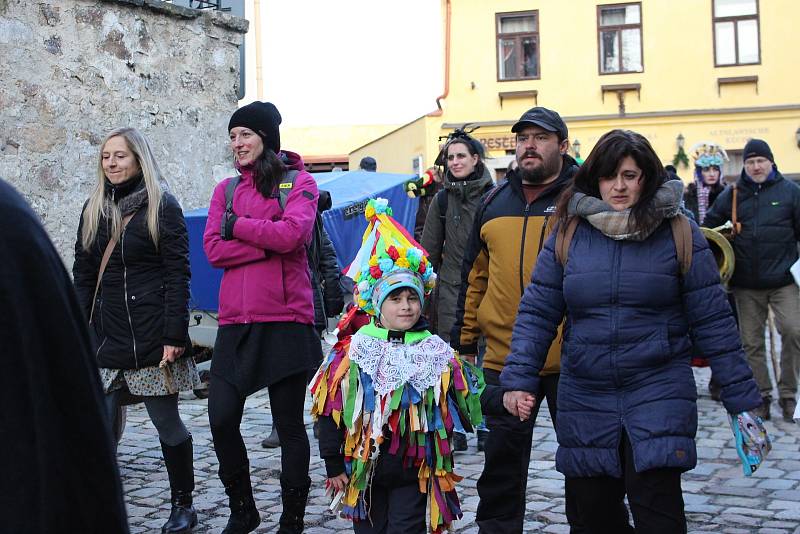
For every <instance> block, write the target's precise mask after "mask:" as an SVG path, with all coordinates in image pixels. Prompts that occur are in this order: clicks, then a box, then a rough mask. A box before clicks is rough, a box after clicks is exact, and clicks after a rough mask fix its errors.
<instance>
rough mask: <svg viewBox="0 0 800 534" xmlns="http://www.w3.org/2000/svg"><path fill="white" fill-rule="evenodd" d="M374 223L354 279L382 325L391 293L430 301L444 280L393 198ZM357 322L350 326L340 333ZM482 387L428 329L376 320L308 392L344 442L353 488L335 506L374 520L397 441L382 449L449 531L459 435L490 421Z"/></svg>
mask: <svg viewBox="0 0 800 534" xmlns="http://www.w3.org/2000/svg"><path fill="white" fill-rule="evenodd" d="M365 215H366V217H367V220H368V221H369V226H368V227H367V230H366V231H365V232H364V239H363V243H362V247H361V249H360V250H359V252H358V254H357V256H356V259H355V260H354V261H353V263H352V265H351V266H350V268H349V269H348V271H347V272H346V274H348V276H351V277H352V278H353V279H354V280H355V281H356V283H357V289H356V302H357V303H358V305H359V307H360V308H361V309H363V310H364V311H366V312H367V313H369V314H370V315H373V316H375V315H377V316H378V317H379V316H380V305H381V303H382V302H383V299H384V298H385V297H386V295H388V294H389V293H391V291H393V290H394V289H396V288H397V287H408V288H410V289H413V290H415V291H417V292H418V293H421V294H420V296H422V293H424V294H428V293H429V292H430V290H431V289H432V287H433V284H434V283H435V280H436V276H435V275H434V274H433V269H432V268H431V267H430V264H429V263H428V260H427V258H426V257H425V255H424V251H423V250H422V249H421V247H419V245H418V244H417V243H416V242H415V241H414V240H413V238H412V237H410V236H409V235H408V233H407V232H406V231H405V230H404V229H403V228H402V226H400V225H399V224H398V223H397V222H396V221H394V219H392V218H391V208H389V207H388V206H387V203H386V201H385V200H383V199H377V200H371V201H370V202H369V204H368V206H367V210H366V213H365ZM350 315H352V314H350ZM348 320H349V316H345V317H343V318H342V321H341V322H340V325H339V326H340V330H344V329H345V328H344V327H345V326H346V325H343V324H342V323H345V322H347V321H348ZM398 334H400V335H399V336H398ZM483 388H484V382H483V375H482V374H481V372H480V370H478V369H477V368H476V367H474V366H472V365H471V364H469V363H467V362H464V361H462V360H461V359H460V358H459V357H458V354H457V353H455V352H454V351H453V350H452V349H451V348H450V347H449V345H448V344H447V343H446V342H445V341H443V340H442V339H441V338H439V337H438V336H435V335H432V334H431V333H430V332H428V331H427V330H422V331H407V332H402V333H398V332H393V331H392V332H390V331H389V330H386V329H385V328H382V327H381V326H380V324H379V322H378V321H376V320H375V319H373V321H372V322H370V323H369V324H368V325H366V326H363V327H361V329H359V330H358V331H357V332H356V333H355V334H352V335H349V336H345V337H343V338H341V339H340V340H339V341H338V342H337V343H336V344H335V345H334V347H333V349H332V350H331V352H330V354H329V355H328V357H327V358H326V359H325V361H324V362H323V364H322V366H321V367H320V369H319V371H317V374H316V375H315V376H314V379H313V380H312V381H311V385H310V387H309V389H310V390H311V392H312V395H313V404H312V408H311V413H312V415H313V416H314V417H315V418H317V417H331V418H332V419H333V421H334V422H335V423H336V425H337V426H338V427H339V429H340V430H341V432H342V433H343V436H344V449H343V455H344V463H345V472H346V474H347V476H348V483H347V485H346V487H345V490H344V492H343V493H342V494H339V495H336V496H335V497H334V501H333V504H332V508H333V509H334V510H335V511H338V512H340V513H341V514H342V515H343V516H344V517H347V518H350V519H352V520H353V521H366V520H368V519H369V510H368V507H367V502H366V499H365V496H366V495H367V492H368V491H369V485H370V483H371V476H372V473H373V470H374V468H375V461H376V459H377V458H378V456H379V455H380V454H381V453H382V452H381V444H383V443H384V442H385V441H387V440H389V444H388V446H384V447H383V450H384V451H388V454H393V455H398V456H400V457H401V458H402V460H403V465H404V467H405V468H407V469H414V470H416V472H417V476H418V481H419V490H420V491H421V492H422V493H425V494H427V515H428V517H427V523H428V529H429V531H430V532H434V533H437V534H438V533H441V532H444V531H445V530H447V529H449V528H450V526H451V524H452V522H453V521H454V520H455V519H458V518H460V517H461V516H462V513H461V505H460V503H459V500H458V496H457V494H456V491H455V485H456V483H457V482H459V481H460V480H461V479H462V477H460V476H458V475H457V474H456V473H455V472H454V470H453V452H452V447H451V439H452V434H453V431H459V432H464V431H467V432H469V431H472V430H473V428H474V426H475V425H477V424H479V423H480V422H481V420H482V417H483V416H482V414H481V407H480V394H481V392H482V391H483Z"/></svg>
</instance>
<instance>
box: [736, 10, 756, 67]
mask: <svg viewBox="0 0 800 534" xmlns="http://www.w3.org/2000/svg"><path fill="white" fill-rule="evenodd" d="M737 26H738V30H739V63H758V23H757V22H756V20H755V19H749V20H740V21H738V22H737Z"/></svg>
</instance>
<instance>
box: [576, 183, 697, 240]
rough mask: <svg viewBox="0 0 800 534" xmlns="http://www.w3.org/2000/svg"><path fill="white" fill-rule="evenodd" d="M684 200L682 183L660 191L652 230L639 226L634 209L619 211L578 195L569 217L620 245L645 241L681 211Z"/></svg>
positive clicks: (669, 184) (657, 195)
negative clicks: (587, 224) (578, 219)
mask: <svg viewBox="0 0 800 534" xmlns="http://www.w3.org/2000/svg"><path fill="white" fill-rule="evenodd" d="M682 197H683V182H681V181H680V180H669V181H667V182H664V184H663V185H662V186H661V187H659V188H658V190H657V191H656V194H655V196H654V197H653V200H652V201H651V202H652V204H653V209H654V210H655V215H656V218H655V222H654V223H653V224H651V225H650V226H647V227H644V226H641V225H639V224H638V223H637V222H636V221H635V220H634V218H633V217H632V216H631V209H630V208H628V209H625V210H622V211H616V210H614V208H612V207H611V206H610V205H608V204H607V203H605V202H603V201H602V200H601V199H599V198H597V197H592V196H589V195H586V194H584V193H578V192H576V193H575V194H574V195H572V198H571V199H570V200H569V205H568V206H567V214H568V215H569V216H571V217H572V216H576V215H577V216H578V217H583V218H584V219H586V220H587V221H588V222H589V224H591V225H592V226H594V227H595V228H597V229H598V230H600V231H601V232H603V234H604V235H606V236H608V237H610V238H611V239H614V240H617V241H621V240H629V241H644V240H645V239H647V238H648V237H649V236H650V234H652V233H653V232H654V231H655V229H656V228H658V226H659V225H660V224H661V221H663V220H664V219H671V218H672V217H675V216H676V215H677V214H678V212H679V211H680V206H681V198H682Z"/></svg>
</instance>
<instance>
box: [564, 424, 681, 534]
mask: <svg viewBox="0 0 800 534" xmlns="http://www.w3.org/2000/svg"><path fill="white" fill-rule="evenodd" d="M620 459H621V460H622V478H614V477H607V476H603V477H586V478H583V477H580V478H567V479H566V482H565V486H566V493H567V495H568V496H569V499H570V500H571V501H572V503H573V504H574V508H575V512H576V514H577V516H578V517H579V519H580V521H581V523H582V525H583V527H582V529H581V530H580V532H581V533H584V532H585V533H586V534H620V533H623V534H624V533H626V532H627V533H632V532H637V533H646V534H682V533H685V532H686V516H685V515H684V512H683V493H682V491H681V472H680V470H678V469H674V468H663V469H650V470H647V471H643V472H641V473H637V472H636V469H635V468H634V465H633V449H632V448H631V443H630V440H629V439H628V435H627V434H626V433H624V432H623V434H622V442H621V443H620ZM626 494H627V495H628V503H629V504H630V507H631V514H633V523H634V525H636V528H635V529H634V528H632V527H631V526H630V524H629V523H628V514H627V512H626V511H625V509H624V506H622V508H621V509H620V505H621V504H622V501H623V498H624V497H625V495H626ZM570 525H572V522H570ZM572 532H575V530H574V529H573V531H572Z"/></svg>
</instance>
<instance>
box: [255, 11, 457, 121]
mask: <svg viewBox="0 0 800 534" xmlns="http://www.w3.org/2000/svg"><path fill="white" fill-rule="evenodd" d="M256 2H258V0H256ZM445 2H446V4H447V8H446V11H445V19H444V93H442V94H441V95H439V96H438V97H436V107H437V108H438V109H437V110H436V111H433V112H431V113H429V114H428V116H429V117H440V116H441V115H442V114H443V113H444V112H443V111H442V103H441V101H442V100H444V99H445V98H447V95H449V94H450V16H451V6H450V0H445Z"/></svg>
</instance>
